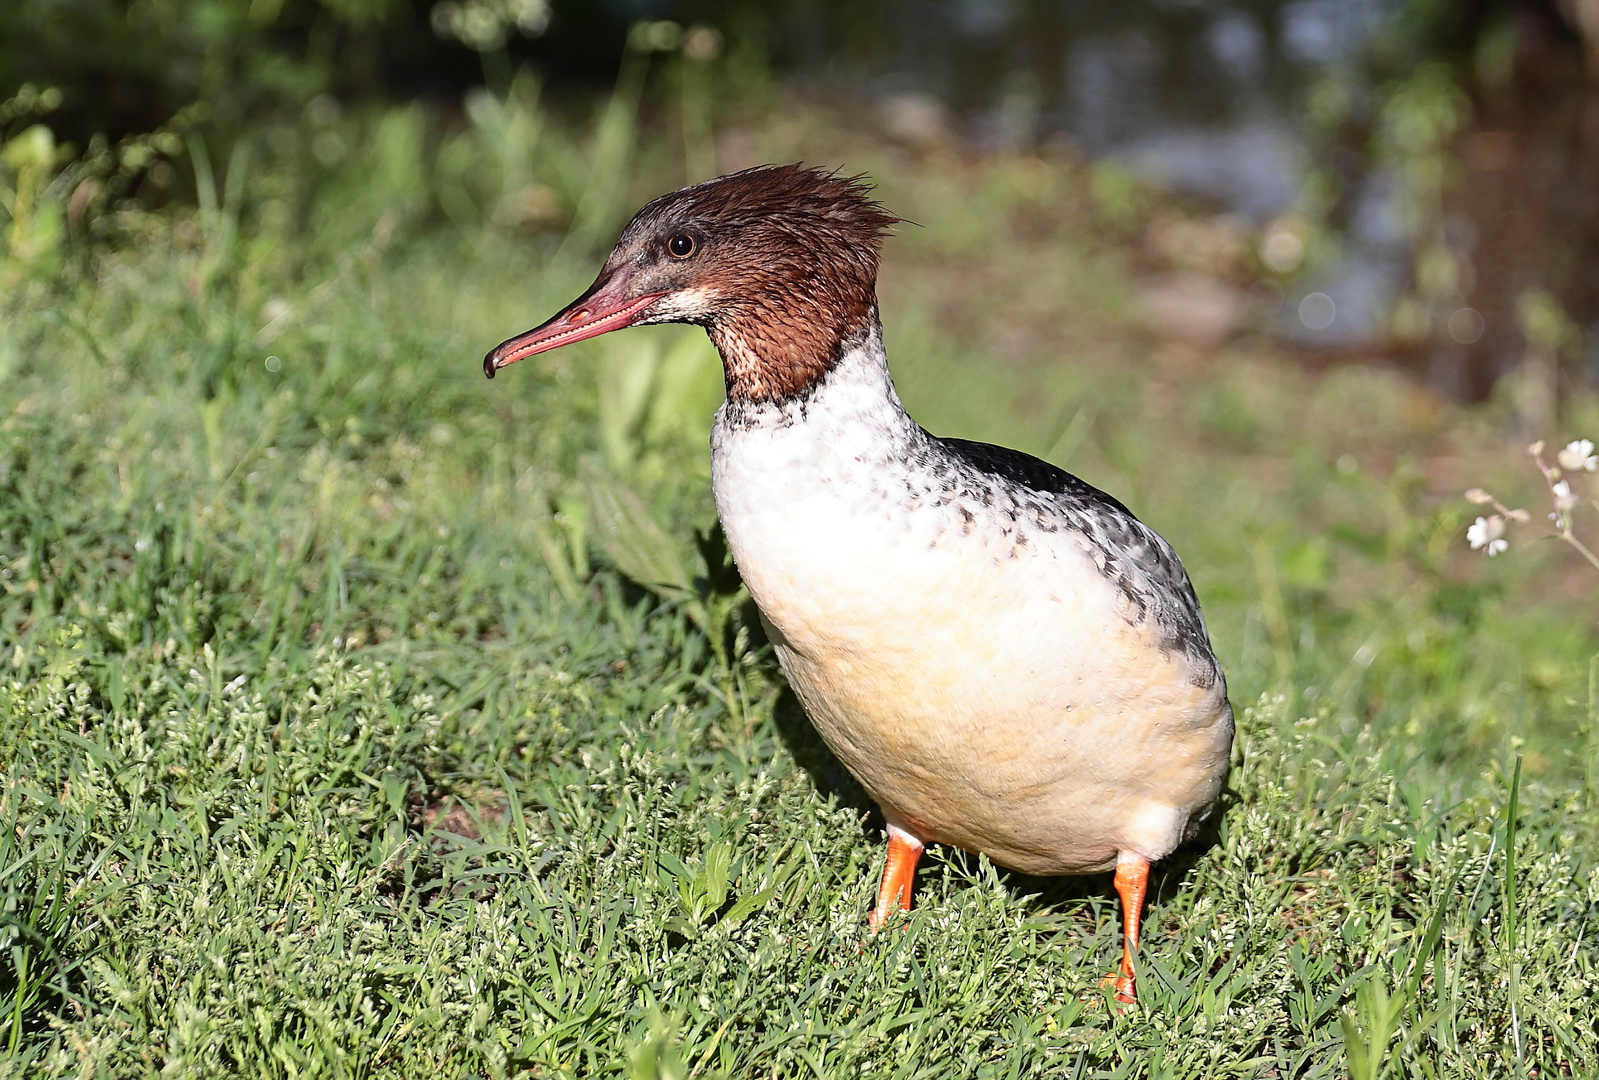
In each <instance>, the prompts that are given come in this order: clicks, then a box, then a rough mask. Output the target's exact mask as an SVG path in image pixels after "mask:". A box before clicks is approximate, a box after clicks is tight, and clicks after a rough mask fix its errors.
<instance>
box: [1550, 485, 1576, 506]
mask: <svg viewBox="0 0 1599 1080" xmlns="http://www.w3.org/2000/svg"><path fill="white" fill-rule="evenodd" d="M1549 490H1550V491H1552V492H1554V496H1555V509H1556V510H1558V511H1560V512H1561V513H1562V514H1564V513H1565V512H1566V511H1568V510H1570V509H1571V508H1572V507H1574V506H1576V505H1577V496H1575V495H1573V494H1572V493H1571V485H1570V484H1568V483H1566V482H1565V481H1564V480H1562V481H1560V482H1559V483H1557V484H1555V485H1553V486H1552V487H1550V489H1549Z"/></svg>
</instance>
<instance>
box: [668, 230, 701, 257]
mask: <svg viewBox="0 0 1599 1080" xmlns="http://www.w3.org/2000/svg"><path fill="white" fill-rule="evenodd" d="M666 250H667V251H670V252H671V253H672V258H674V259H686V258H688V257H689V256H690V255H692V254H694V238H693V237H692V236H685V235H683V234H682V233H678V234H677V235H676V236H674V237H672V239H670V240H668V241H667V242H666Z"/></svg>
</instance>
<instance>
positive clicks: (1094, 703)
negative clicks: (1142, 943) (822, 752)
mask: <svg viewBox="0 0 1599 1080" xmlns="http://www.w3.org/2000/svg"><path fill="white" fill-rule="evenodd" d="M869 190H870V189H869V188H868V187H866V186H865V185H864V184H863V183H862V182H861V179H860V178H859V177H841V176H839V175H837V174H834V173H829V172H825V171H822V170H818V169H811V168H802V167H800V166H797V165H788V166H762V167H760V168H755V169H747V170H745V171H743V172H737V173H733V174H731V175H728V176H723V177H720V178H718V179H715V180H710V181H707V182H705V183H703V184H696V185H694V186H692V187H687V188H684V189H682V190H681V191H676V192H673V193H671V194H669V195H663V196H661V197H660V198H658V199H656V200H655V201H653V202H651V203H650V204H648V205H647V206H645V207H644V208H643V209H642V210H640V211H639V212H638V214H637V216H635V217H634V218H633V220H632V222H631V223H630V224H629V225H628V226H627V228H625V229H624V230H623V231H622V235H621V238H620V239H619V240H618V241H617V243H616V247H615V248H614V249H613V250H612V252H611V254H610V257H609V258H608V259H606V261H605V266H604V268H603V269H602V270H601V271H600V274H599V277H598V278H596V279H595V282H594V284H593V285H592V286H591V287H590V288H589V289H588V291H587V292H585V293H584V294H583V295H582V296H580V297H578V298H577V300H575V301H573V302H572V303H571V304H570V305H568V306H567V307H566V308H565V309H563V310H562V311H561V312H560V313H559V314H557V315H556V316H555V317H554V318H552V319H550V320H549V321H548V322H546V323H544V324H543V325H542V326H539V327H537V328H535V329H533V330H529V331H528V332H527V333H525V334H521V335H519V336H517V337H514V338H511V339H510V340H509V341H506V342H505V343H503V344H502V345H500V346H498V347H497V348H495V349H494V350H493V351H492V352H490V353H489V354H488V356H487V357H485V358H484V362H483V370H484V374H486V375H488V376H489V377H490V378H493V377H494V373H495V372H496V371H497V370H498V369H500V368H503V367H505V366H507V365H509V364H513V363H515V362H516V361H518V360H521V359H523V358H525V357H528V356H532V355H533V354H535V353H540V352H544V351H546V350H548V349H553V348H556V347H558V346H561V345H567V344H571V343H572V342H575V341H582V340H584V339H586V338H591V337H595V336H596V335H599V334H604V333H608V332H609V331H612V330H618V329H621V328H622V327H625V326H641V325H645V324H650V323H672V322H675V323H693V324H696V325H699V326H703V327H705V329H706V331H707V332H708V333H709V335H710V338H711V341H712V342H713V343H714V344H715V346H716V349H717V351H718V352H719V353H721V357H722V364H723V367H724V371H725V375H726V382H727V401H726V403H725V404H724V405H722V407H721V409H720V410H718V412H717V414H716V421H715V425H714V427H713V429H712V433H711V463H712V487H713V490H714V493H715V499H716V508H717V512H718V513H719V514H720V515H721V520H722V527H723V529H724V530H725V531H726V534H727V541H728V545H729V546H730V548H731V549H732V553H733V557H734V560H735V562H736V563H737V565H738V569H739V572H740V574H742V575H743V578H744V582H745V584H746V585H747V586H748V587H749V591H750V595H751V596H752V597H753V598H754V600H755V603H756V605H757V606H758V607H759V609H760V612H761V616H762V619H763V621H764V623H765V625H766V629H767V634H768V636H769V638H770V640H771V642H772V645H773V647H774V649H775V650H776V653H777V658H778V661H779V663H780V664H781V665H782V668H783V671H784V673H785V674H786V675H787V676H788V680H789V683H790V684H791V685H792V686H793V688H794V691H795V693H796V694H797V695H798V696H799V699H800V701H801V702H802V703H803V705H804V706H805V709H806V711H807V712H808V713H809V715H810V718H811V720H812V721H813V722H814V724H815V725H816V729H817V731H818V732H820V733H821V736H822V738H823V739H824V740H826V742H827V745H828V746H829V747H831V749H832V751H833V753H834V754H835V755H837V757H838V759H839V760H840V761H841V762H843V764H844V765H845V766H846V767H847V768H848V769H849V770H850V772H852V773H853V774H854V775H855V776H856V778H857V779H859V780H860V782H861V784H862V786H863V787H865V789H866V791H867V792H868V793H869V794H870V795H871V797H872V798H873V799H874V800H875V801H876V802H877V804H878V806H880V807H881V808H882V811H883V816H884V818H885V819H886V820H887V824H888V857H887V861H886V864H885V867H884V871H883V878H882V884H881V887H880V888H879V890H878V894H877V904H876V907H875V908H874V910H873V911H872V914H871V919H870V921H871V924H872V926H873V927H878V926H881V925H882V924H883V923H884V921H885V920H887V919H888V917H889V915H890V913H891V911H892V910H893V908H894V906H895V905H896V904H897V905H898V906H899V907H900V908H903V909H909V908H910V906H911V884H912V880H913V878H914V875H915V872H916V863H917V860H918V859H919V858H920V856H921V854H922V851H923V848H924V846H925V845H926V844H928V843H931V842H937V843H941V844H953V845H955V846H956V847H960V848H964V849H966V850H968V851H974V852H981V853H983V854H986V855H988V856H989V857H990V858H991V859H992V860H993V861H994V862H996V863H999V864H1001V865H1003V866H1008V867H1011V868H1013V869H1015V870H1019V871H1022V872H1024V873H1028V874H1083V873H1092V872H1097V871H1103V870H1108V869H1110V868H1112V867H1114V868H1115V871H1116V874H1115V886H1116V891H1117V893H1118V894H1119V895H1120V897H1121V902H1122V920H1123V931H1124V932H1123V941H1124V946H1123V952H1122V961H1121V965H1120V969H1119V973H1118V974H1116V975H1113V976H1111V977H1109V979H1108V980H1107V981H1108V982H1110V983H1112V984H1113V985H1114V987H1115V991H1116V996H1117V997H1118V999H1119V1000H1121V1001H1124V1002H1128V1001H1132V1000H1134V996H1135V983H1134V980H1135V973H1134V967H1133V954H1134V952H1135V951H1136V949H1137V947H1138V926H1139V914H1140V911H1141V909H1142V907H1143V902H1144V893H1145V889H1146V886H1147V883H1148V879H1149V867H1150V864H1151V863H1152V862H1155V861H1157V860H1159V859H1161V858H1163V857H1165V856H1166V855H1168V854H1170V853H1171V851H1172V850H1173V849H1174V848H1176V847H1177V845H1178V844H1179V843H1180V842H1181V841H1182V840H1183V839H1184V838H1185V837H1186V836H1188V835H1190V834H1191V833H1192V832H1193V831H1194V829H1195V828H1196V826H1197V825H1198V823H1199V822H1200V821H1201V820H1202V819H1203V818H1204V817H1205V816H1206V815H1207V814H1208V813H1209V812H1210V809H1211V807H1212V806H1213V804H1214V803H1215V801H1216V797H1217V795H1218V794H1219V793H1220V791H1221V789H1222V784H1223V782H1224V780H1225V779H1226V775H1227V770H1228V758H1229V751H1230V748H1231V745H1232V737H1233V714H1232V709H1231V707H1230V706H1229V704H1228V701H1227V687H1226V680H1225V678H1224V676H1223V674H1222V670H1221V666H1220V665H1219V664H1218V663H1217V661H1216V657H1215V655H1214V653H1213V652H1212V650H1211V645H1210V639H1209V637H1208V635H1207V633H1206V629H1205V621H1204V617H1203V616H1202V615H1201V614H1200V610H1199V601H1198V599H1197V598H1196V597H1195V595H1194V590H1193V586H1192V585H1191V584H1190V583H1189V580H1188V576H1187V574H1186V573H1185V572H1184V570H1183V567H1182V563H1181V562H1180V561H1179V560H1178V558H1177V555H1176V554H1175V553H1174V552H1173V551H1172V549H1171V546H1170V545H1168V544H1167V543H1166V541H1165V540H1163V539H1162V538H1161V537H1160V536H1159V535H1157V534H1156V533H1155V531H1154V530H1152V529H1150V528H1149V527H1148V526H1146V525H1144V524H1143V523H1142V522H1140V521H1139V520H1138V519H1137V518H1135V517H1134V516H1133V515H1132V512H1131V511H1129V510H1128V509H1127V508H1126V507H1125V506H1123V505H1122V504H1121V503H1120V502H1118V501H1117V500H1116V499H1114V498H1112V497H1111V496H1109V495H1106V494H1105V493H1104V492H1102V491H1098V490H1096V489H1095V488H1093V487H1090V486H1089V485H1088V484H1086V483H1084V482H1083V481H1081V480H1079V479H1077V478H1076V477H1075V476H1071V475H1069V474H1067V473H1065V472H1063V471H1061V470H1060V469H1057V468H1056V467H1054V466H1053V465H1050V464H1048V463H1046V462H1043V461H1040V460H1038V459H1037V458H1034V457H1030V456H1028V455H1026V454H1023V453H1019V452H1017V451H1015V450H1007V449H1004V448H1002V447H998V446H989V445H985V444H983V443H977V442H968V441H966V440H965V439H949V438H940V437H938V436H936V435H931V434H929V433H928V432H927V431H925V430H923V429H922V428H921V427H920V426H919V425H918V424H917V423H916V421H914V420H912V419H911V418H910V417H909V416H908V415H907V414H906V412H905V409H904V407H903V406H901V405H900V401H899V397H898V395H897V394H896V393H895V392H894V384H893V380H892V379H891V378H890V377H889V371H888V363H887V359H886V358H885V356H884V352H883V332H882V325H881V323H880V322H879V321H878V314H877V298H876V285H877V268H878V247H879V244H880V243H881V240H882V237H883V235H884V234H885V233H886V232H887V230H888V229H889V227H890V226H891V225H893V224H895V222H896V221H898V219H897V218H895V217H893V216H891V215H890V214H888V213H887V212H886V211H885V210H884V209H883V208H882V207H881V206H880V205H879V204H878V203H876V202H874V201H873V200H872V199H871V198H870V197H869V194H868V193H869Z"/></svg>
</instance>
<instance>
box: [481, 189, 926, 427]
mask: <svg viewBox="0 0 1599 1080" xmlns="http://www.w3.org/2000/svg"><path fill="white" fill-rule="evenodd" d="M869 190H870V189H869V188H868V187H867V186H866V185H865V184H864V183H862V182H861V180H860V178H859V177H841V176H838V175H836V174H834V173H829V172H824V171H822V170H820V169H807V168H802V167H800V166H798V165H778V166H762V167H761V168H757V169H746V170H744V171H743V172H736V173H732V174H730V175H728V176H723V177H718V178H717V179H715V180H708V181H706V182H705V183H703V184H695V185H694V186H693V187H686V188H683V189H682V190H681V191H674V192H672V193H671V194H670V195H662V196H661V197H660V198H658V199H656V200H655V201H654V202H651V203H650V204H648V205H647V206H645V207H644V209H642V210H640V211H639V212H638V214H637V215H635V216H634V218H633V220H632V221H631V222H629V223H628V226H627V228H625V229H623V230H622V236H621V238H620V239H619V240H617V242H616V247H615V248H613V249H612V250H611V254H610V257H609V258H607V259H606V260H605V266H604V268H603V269H601V270H600V275H599V277H597V278H596V279H595V280H594V284H593V285H591V286H590V287H589V289H588V291H587V292H585V293H584V294H583V295H582V296H580V297H578V298H577V299H576V300H574V301H573V302H572V303H571V304H569V305H567V306H566V308H564V309H563V310H562V311H560V312H559V313H557V314H556V316H555V317H554V318H552V319H550V320H549V321H548V322H546V323H545V324H544V325H542V326H539V327H536V328H535V329H532V330H529V331H528V332H527V333H525V334H520V335H518V336H517V337H514V338H511V339H510V340H509V341H506V342H504V343H503V344H501V345H499V346H498V347H497V348H495V349H494V351H493V352H491V353H489V354H488V356H486V357H485V358H484V360H483V373H484V374H485V375H487V376H488V377H489V378H491V379H492V378H493V377H494V373H495V371H497V370H498V369H500V368H502V367H505V366H507V365H509V364H514V363H516V361H518V360H520V359H522V358H523V357H525V356H532V355H533V354H535V353H541V352H545V351H547V350H549V349H554V348H557V347H559V346H561V345H567V344H570V343H572V342H574V341H582V340H584V339H585V338H591V337H595V336H596V335H599V334H604V333H607V332H609V331H611V330H620V329H621V328H622V327H624V326H643V325H647V324H650V323H668V322H679V323H694V324H696V325H699V326H703V327H705V328H706V331H707V332H708V333H709V334H710V336H711V341H712V342H714V343H715V345H716V348H717V350H718V351H719V352H720V353H721V354H722V364H723V367H724V369H725V371H726V376H727V393H728V398H729V399H730V400H733V401H743V402H752V403H753V402H759V401H781V400H785V399H787V398H790V397H793V396H795V395H796V394H800V393H803V392H804V391H805V390H807V389H809V388H810V387H811V386H814V385H815V384H816V382H817V381H818V380H819V379H821V377H822V376H823V375H825V374H826V373H827V371H828V369H830V368H831V367H832V366H833V364H834V363H835V362H836V361H837V359H838V356H839V351H840V346H841V345H842V344H843V343H844V342H846V341H849V340H851V339H852V338H856V337H859V336H860V335H861V334H863V333H865V332H866V331H867V330H869V329H870V327H871V325H872V322H873V320H874V319H875V318H876V310H877V294H876V286H877V249H878V245H879V244H880V243H881V241H882V237H883V234H884V232H886V231H887V229H888V227H889V226H890V225H893V224H894V222H895V221H897V220H898V219H897V218H895V217H893V216H892V215H890V214H889V213H888V212H887V211H885V210H884V209H883V208H882V207H881V206H879V205H878V204H877V203H876V202H874V201H873V200H872V199H871V198H870V197H869V195H868V191H869Z"/></svg>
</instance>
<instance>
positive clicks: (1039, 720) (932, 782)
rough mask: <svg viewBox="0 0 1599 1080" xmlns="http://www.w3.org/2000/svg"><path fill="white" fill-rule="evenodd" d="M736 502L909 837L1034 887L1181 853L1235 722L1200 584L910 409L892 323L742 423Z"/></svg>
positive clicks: (880, 796)
mask: <svg viewBox="0 0 1599 1080" xmlns="http://www.w3.org/2000/svg"><path fill="white" fill-rule="evenodd" d="M712 464H713V476H714V483H715V493H716V502H717V507H718V510H719V511H720V513H721V516H722V521H723V525H724V527H725V528H726V530H727V535H728V540H729V543H730V545H731V546H732V550H733V553H734V556H735V558H736V559H737V561H738V565H739V569H740V571H741V572H742V573H743V575H744V579H745V581H746V582H747V583H748V584H749V587H750V590H751V593H752V594H753V596H754V597H755V600H756V602H757V604H758V605H759V606H760V608H761V611H762V613H763V615H764V617H765V618H766V620H767V622H768V623H769V625H770V628H771V631H772V639H773V641H774V643H775V644H776V648H777V652H778V656H779V659H780V660H781V662H782V664H783V667H784V670H785V671H786V672H787V674H788V676H789V679H790V681H791V683H792V684H793V686H794V688H795V691H796V692H797V693H798V694H799V696H800V698H801V700H802V701H803V702H804V704H805V705H806V708H807V710H808V711H809V712H810V714H811V716H812V718H813V720H815V722H816V724H817V728H818V730H819V731H821V733H822V735H823V737H824V738H826V739H827V741H828V743H829V744H830V745H831V746H832V747H833V749H834V751H835V753H837V754H838V756H839V758H840V759H841V760H842V761H843V763H844V764H845V765H846V766H847V767H848V768H850V769H851V771H853V772H854V773H855V774H856V775H857V776H858V777H859V778H860V779H861V781H862V783H863V784H864V785H865V786H866V787H867V789H868V790H869V791H870V792H871V793H872V795H873V796H874V798H876V799H877V800H878V802H879V803H880V804H881V805H882V807H883V810H884V812H885V814H886V815H887V816H888V818H889V820H890V821H893V822H897V823H899V824H901V825H903V826H905V827H907V828H909V829H910V830H911V831H912V832H914V833H916V834H917V835H919V836H922V837H924V838H927V839H932V840H938V841H941V842H945V843H953V844H957V845H959V846H962V847H966V848H970V849H973V850H981V851H985V852H987V853H989V854H990V855H991V856H993V857H994V858H995V859H997V860H998V861H999V862H1001V863H1004V864H1006V865H1010V866H1013V867H1016V868H1018V869H1022V870H1027V871H1030V872H1035V873H1060V872H1072V871H1083V870H1091V869H1097V868H1102V867H1108V866H1110V865H1112V864H1113V863H1114V862H1115V859H1116V855H1117V852H1118V851H1121V850H1131V851H1136V852H1138V853H1140V854H1143V855H1145V856H1146V857H1148V858H1151V859H1158V858H1160V857H1161V856H1163V855H1165V854H1167V853H1168V852H1169V851H1170V850H1171V849H1172V848H1173V847H1175V846H1176V844H1177V843H1178V842H1179V840H1180V839H1181V837H1182V835H1183V834H1184V832H1185V830H1187V829H1188V828H1189V827H1190V825H1191V823H1192V822H1193V821H1195V820H1197V819H1198V818H1199V817H1201V816H1203V814H1204V813H1205V812H1206V811H1207V810H1208V807H1209V806H1210V804H1211V803H1212V802H1213V800H1214V799H1215V797H1216V795H1217V793H1218V792H1219V790H1220V787H1221V784H1222V780H1223V777H1224V776H1225V773H1226V759H1227V753H1228V748H1229V746H1230V744H1231V737H1232V716H1231V711H1230V709H1229V708H1228V705H1227V699H1226V689H1225V682H1224V680H1223V678H1222V675H1221V671H1220V669H1219V667H1218V666H1217V664H1216V662H1215V659H1214V657H1213V656H1212V654H1211V650H1210V646H1209V642H1208V639H1207V637H1206V633H1205V627H1204V622H1203V620H1202V618H1201V617H1200V614H1199V608H1198V604H1197V602H1196V600H1195V598H1194V594H1193V590H1192V587H1191V586H1190V585H1189V583H1188V579H1187V576H1186V575H1185V574H1184V573H1183V570H1182V566H1181V564H1180V562H1179V561H1178V559H1177V556H1176V555H1175V554H1174V553H1173V552H1172V550H1171V548H1170V547H1169V546H1168V545H1167V544H1166V543H1165V541H1163V540H1162V539H1160V537H1158V536H1157V535H1156V534H1155V533H1154V532H1153V531H1151V530H1150V529H1148V528H1147V527H1146V526H1144V525H1143V524H1142V523H1140V522H1139V521H1138V520H1137V519H1136V518H1134V517H1133V515H1132V514H1131V513H1129V512H1128V511H1127V509H1126V508H1125V507H1123V506H1122V505H1121V504H1120V503H1118V502H1116V501H1115V500H1114V499H1111V498H1110V497H1109V496H1107V495H1104V494H1103V493H1101V492H1098V491H1096V490H1095V489H1093V488H1091V487H1089V486H1088V485H1087V484H1084V483H1083V482H1082V481H1080V480H1077V479H1076V478H1075V477H1071V476H1069V475H1068V474H1066V473H1064V472H1061V471H1060V470H1058V469H1055V468H1054V467H1052V466H1049V465H1047V464H1046V463H1044V462H1041V461H1037V460H1036V459H1033V458H1030V457H1028V456H1026V455H1023V454H1018V453H1015V452H1012V451H1004V450H1000V449H998V448H995V447H987V446H982V445H980V444H974V443H968V442H964V441H961V440H954V439H940V438H937V437H935V436H932V435H930V434H928V433H927V432H926V431H924V430H922V429H921V428H920V427H919V426H917V425H916V424H915V422H914V421H912V420H911V419H910V418H909V417H908V416H907V415H906V414H905V411H904V409H903V408H902V407H901V406H900V403H899V399H898V397H897V395H896V394H895V393H894V389H893V384H892V381H891V380H890V378H889V375H888V369H887V366H886V362H885V360H884V357H883V351H882V342H881V336H880V331H879V330H878V329H877V323H876V318H875V313H873V315H872V317H871V318H870V319H869V320H868V322H867V325H866V326H865V327H864V329H863V330H862V331H861V332H860V333H858V334H857V335H855V336H854V337H853V338H852V339H849V340H846V341H845V342H844V344H843V346H842V347H841V349H840V351H839V354H838V359H837V361H836V363H835V364H833V365H832V366H831V369H830V370H829V371H828V373H827V374H826V376H825V377H824V378H823V379H821V380H820V381H819V382H817V383H816V384H815V385H814V386H812V387H809V388H807V389H806V391H805V392H803V393H797V394H794V395H792V396H791V397H789V398H788V399H786V400H783V401H781V402H758V403H751V402H734V403H730V404H729V405H728V406H727V407H725V408H724V410H723V411H722V413H720V414H719V416H718V418H717V423H716V427H715V430H714V432H713V435H712Z"/></svg>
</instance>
